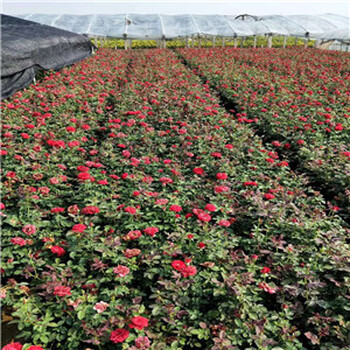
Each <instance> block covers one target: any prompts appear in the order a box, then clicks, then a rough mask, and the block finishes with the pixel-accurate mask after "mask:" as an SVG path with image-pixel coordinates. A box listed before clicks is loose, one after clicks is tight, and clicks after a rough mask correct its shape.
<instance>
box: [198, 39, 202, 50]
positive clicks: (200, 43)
mask: <svg viewBox="0 0 350 350" xmlns="http://www.w3.org/2000/svg"><path fill="white" fill-rule="evenodd" d="M198 47H199V48H202V37H201V36H200V37H199V39H198Z"/></svg>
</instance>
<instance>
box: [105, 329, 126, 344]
mask: <svg viewBox="0 0 350 350" xmlns="http://www.w3.org/2000/svg"><path fill="white" fill-rule="evenodd" d="M129 333H130V332H129V331H128V330H127V329H123V328H118V329H116V330H115V331H112V333H111V336H110V338H109V339H110V340H111V341H112V342H113V343H122V342H123V341H125V340H126V339H127V338H128V337H129Z"/></svg>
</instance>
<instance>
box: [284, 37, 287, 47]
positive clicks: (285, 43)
mask: <svg viewBox="0 0 350 350" xmlns="http://www.w3.org/2000/svg"><path fill="white" fill-rule="evenodd" d="M286 46H287V35H285V36H284V37H283V48H284V49H285V48H286Z"/></svg>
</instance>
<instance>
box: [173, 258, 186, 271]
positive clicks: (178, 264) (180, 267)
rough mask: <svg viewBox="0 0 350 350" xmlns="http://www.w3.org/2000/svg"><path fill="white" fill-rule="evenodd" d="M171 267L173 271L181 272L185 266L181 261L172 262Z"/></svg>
mask: <svg viewBox="0 0 350 350" xmlns="http://www.w3.org/2000/svg"><path fill="white" fill-rule="evenodd" d="M171 266H172V268H173V269H174V270H176V271H181V270H183V269H184V268H185V267H186V264H185V263H184V262H183V261H181V260H174V261H173V262H172V263H171Z"/></svg>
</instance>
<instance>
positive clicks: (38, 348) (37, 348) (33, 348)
mask: <svg viewBox="0 0 350 350" xmlns="http://www.w3.org/2000/svg"><path fill="white" fill-rule="evenodd" d="M27 350H44V349H43V348H42V347H41V346H40V345H31V346H30V347H29V348H27Z"/></svg>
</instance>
